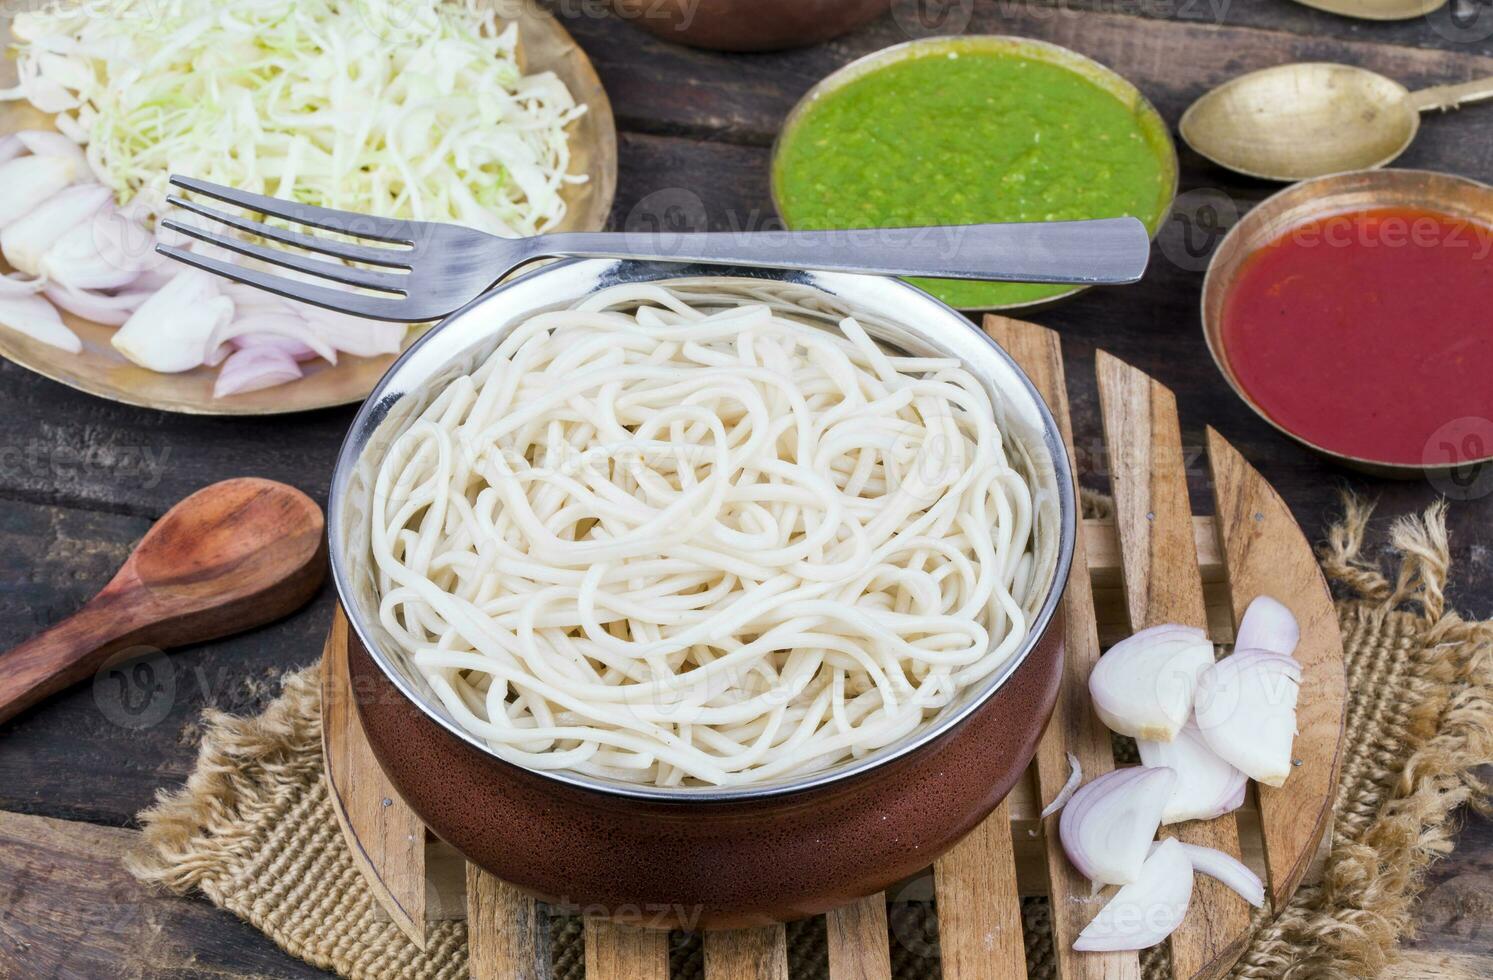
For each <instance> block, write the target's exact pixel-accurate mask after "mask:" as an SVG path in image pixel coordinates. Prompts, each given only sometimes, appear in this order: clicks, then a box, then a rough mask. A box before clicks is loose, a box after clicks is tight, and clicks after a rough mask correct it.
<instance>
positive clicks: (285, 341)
mask: <svg viewBox="0 0 1493 980" xmlns="http://www.w3.org/2000/svg"><path fill="white" fill-rule="evenodd" d="M231 343H232V344H233V347H234V349H235V350H246V349H249V348H253V347H274V348H276V349H278V350H279V351H281V352H282V353H285V354H289V355H290V356H291V357H292V358H294V359H295V360H297V361H309V360H313V359H314V358H317V357H320V356H321V355H320V354H317V353H316V351H314V350H312V349H311V348H310V347H307V346H306V345H305V344H303V343H301V342H300V341H299V340H295V339H293V338H291V337H282V336H280V335H279V334H273V333H246V334H241V335H240V336H237V337H234V338H233V340H232V341H231Z"/></svg>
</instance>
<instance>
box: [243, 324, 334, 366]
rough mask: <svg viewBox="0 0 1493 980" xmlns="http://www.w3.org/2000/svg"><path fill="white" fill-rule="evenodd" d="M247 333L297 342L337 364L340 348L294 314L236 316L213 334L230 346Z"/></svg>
mask: <svg viewBox="0 0 1493 980" xmlns="http://www.w3.org/2000/svg"><path fill="white" fill-rule="evenodd" d="M247 334H273V335H274V336H277V337H284V338H286V339H288V340H294V341H296V342H297V343H301V344H305V345H306V346H307V347H309V348H311V349H312V350H313V351H315V352H316V354H317V356H318V357H323V358H326V359H327V360H328V361H330V362H332V363H333V364H336V363H337V349H336V348H335V347H333V346H332V345H330V344H328V343H327V342H326V341H325V340H323V339H322V338H321V337H320V336H319V335H318V332H317V330H316V328H315V327H313V326H312V325H311V324H310V323H309V322H307V321H306V320H303V319H301V318H300V317H299V316H296V315H295V314H293V313H252V314H249V315H248V316H236V317H234V318H233V320H232V321H231V322H229V323H225V324H223V325H222V326H221V327H219V328H218V330H217V331H216V332H215V333H214V334H213V340H214V341H215V342H217V343H226V342H228V341H231V340H233V339H234V338H236V337H243V336H245V335H247Z"/></svg>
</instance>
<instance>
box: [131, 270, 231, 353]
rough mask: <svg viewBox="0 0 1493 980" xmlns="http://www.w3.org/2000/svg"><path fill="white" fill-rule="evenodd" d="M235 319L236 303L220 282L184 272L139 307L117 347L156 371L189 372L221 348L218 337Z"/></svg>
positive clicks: (197, 271) (195, 272) (201, 275)
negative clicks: (234, 306)
mask: <svg viewBox="0 0 1493 980" xmlns="http://www.w3.org/2000/svg"><path fill="white" fill-rule="evenodd" d="M231 319H233V300H231V299H229V298H228V297H227V296H223V295H222V294H220V293H219V292H218V281H217V278H216V277H214V276H212V275H210V274H208V273H206V272H202V271H201V270H198V269H189V268H183V269H181V270H180V271H178V272H177V274H176V276H175V277H174V278H173V279H172V280H171V281H170V282H168V283H166V285H164V286H162V287H161V288H160V289H158V290H156V291H155V292H154V293H152V294H151V296H150V298H149V299H147V300H146V301H145V302H144V303H142V304H140V307H139V308H138V309H137V310H135V312H134V313H133V314H131V316H130V318H129V319H128V320H126V321H125V324H124V326H122V327H120V328H119V331H118V332H117V333H115V334H114V337H113V340H112V343H113V344H114V347H115V348H116V349H117V350H118V351H119V352H120V353H121V354H123V355H124V356H125V357H128V358H129V359H130V360H132V361H134V362H135V363H136V364H138V365H140V366H141V367H146V368H150V369H151V370H152V371H161V372H163V373H166V374H173V373H176V372H179V371H190V370H192V368H194V367H197V366H198V365H200V364H202V363H204V362H205V361H206V360H207V359H208V357H209V355H211V354H212V352H213V351H214V350H216V349H217V347H218V346H219V344H220V343H221V341H216V342H215V341H214V340H213V335H214V333H216V332H217V330H218V329H219V328H220V327H222V326H223V325H224V324H226V323H227V322H228V321H229V320H231Z"/></svg>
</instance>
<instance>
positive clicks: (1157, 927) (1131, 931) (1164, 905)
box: [1073, 840, 1192, 953]
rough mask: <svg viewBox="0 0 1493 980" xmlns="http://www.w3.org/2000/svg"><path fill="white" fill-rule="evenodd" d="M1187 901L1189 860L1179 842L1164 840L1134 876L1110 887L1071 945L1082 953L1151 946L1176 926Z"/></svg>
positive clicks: (1184, 914)
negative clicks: (1106, 899)
mask: <svg viewBox="0 0 1493 980" xmlns="http://www.w3.org/2000/svg"><path fill="white" fill-rule="evenodd" d="M1191 902H1192V862H1191V861H1190V860H1188V858H1187V852H1186V851H1184V850H1183V848H1182V845H1181V844H1180V843H1179V842H1177V841H1174V840H1164V841H1162V842H1161V843H1160V844H1157V845H1156V848H1155V850H1154V852H1153V853H1152V854H1151V856H1150V857H1148V858H1146V861H1145V864H1144V865H1143V866H1142V868H1141V872H1140V876H1139V877H1138V878H1136V880H1135V881H1133V882H1131V883H1130V884H1128V885H1126V886H1125V887H1124V888H1121V889H1120V890H1119V891H1117V892H1115V897H1114V898H1111V899H1110V900H1109V903H1108V904H1106V905H1105V906H1104V908H1102V909H1100V910H1099V914H1098V915H1096V916H1094V921H1092V922H1090V923H1089V924H1088V925H1087V926H1085V927H1084V930H1083V932H1080V933H1079V934H1078V939H1077V941H1075V942H1074V943H1073V948H1074V949H1075V950H1077V951H1078V952H1080V953H1088V952H1108V951H1112V950H1119V949H1146V948H1147V947H1150V946H1155V945H1156V944H1157V943H1159V942H1161V941H1162V940H1164V939H1166V937H1167V936H1170V935H1171V934H1172V933H1173V932H1176V931H1177V927H1178V926H1180V925H1181V924H1182V920H1183V919H1184V918H1186V917H1187V906H1188V905H1189V904H1190V903H1191Z"/></svg>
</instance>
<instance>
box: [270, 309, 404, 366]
mask: <svg viewBox="0 0 1493 980" xmlns="http://www.w3.org/2000/svg"><path fill="white" fill-rule="evenodd" d="M296 312H297V313H299V314H301V316H303V317H305V318H306V319H307V320H309V321H311V323H313V324H315V326H316V334H317V336H318V337H321V338H322V339H323V340H324V341H325V342H326V343H328V344H331V345H332V346H333V347H335V348H337V349H338V350H340V351H343V352H344V353H348V354H351V355H353V356H354V357H381V356H383V355H385V354H398V353H399V352H400V350H402V349H403V348H404V338H405V335H407V334H408V333H409V330H410V327H409V324H407V323H391V322H389V321H386V320H368V319H364V318H363V317H357V316H352V315H351V314H348V313H338V312H336V311H334V310H324V309H321V308H320V307H314V306H299V305H298V306H297V308H296Z"/></svg>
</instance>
